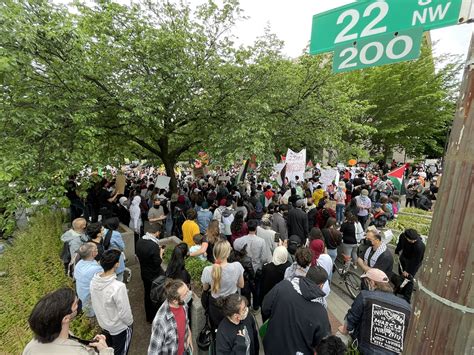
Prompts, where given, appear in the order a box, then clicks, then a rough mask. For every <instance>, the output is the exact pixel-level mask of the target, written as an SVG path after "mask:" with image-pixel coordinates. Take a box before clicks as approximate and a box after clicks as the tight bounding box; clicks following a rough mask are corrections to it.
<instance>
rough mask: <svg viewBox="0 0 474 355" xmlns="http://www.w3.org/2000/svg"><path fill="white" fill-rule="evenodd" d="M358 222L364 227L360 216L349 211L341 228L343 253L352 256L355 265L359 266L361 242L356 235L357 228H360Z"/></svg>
mask: <svg viewBox="0 0 474 355" xmlns="http://www.w3.org/2000/svg"><path fill="white" fill-rule="evenodd" d="M358 224H359V226H360V229H362V226H361V225H360V222H359V220H358V218H357V217H356V216H355V215H353V214H352V213H350V212H348V213H346V219H345V221H344V223H342V225H341V228H340V230H339V231H340V232H341V233H342V253H343V254H344V255H346V256H350V257H351V258H352V264H353V265H354V267H357V247H358V244H359V243H358V240H357V237H356V229H357V228H359V226H358ZM362 232H363V231H362Z"/></svg>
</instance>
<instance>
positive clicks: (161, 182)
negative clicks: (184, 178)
mask: <svg viewBox="0 0 474 355" xmlns="http://www.w3.org/2000/svg"><path fill="white" fill-rule="evenodd" d="M170 180H171V178H170V177H169V176H165V175H158V177H157V178H156V181H155V187H157V188H159V189H168V188H169V186H170Z"/></svg>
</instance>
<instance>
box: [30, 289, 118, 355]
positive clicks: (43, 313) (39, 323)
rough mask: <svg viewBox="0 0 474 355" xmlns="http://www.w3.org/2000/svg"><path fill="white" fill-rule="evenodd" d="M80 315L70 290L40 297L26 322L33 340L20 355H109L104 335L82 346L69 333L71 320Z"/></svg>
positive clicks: (109, 351)
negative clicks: (97, 354)
mask: <svg viewBox="0 0 474 355" xmlns="http://www.w3.org/2000/svg"><path fill="white" fill-rule="evenodd" d="M79 312H80V309H79V300H78V299H77V298H76V296H75V294H74V290H72V289H70V288H61V289H59V290H56V291H54V292H51V293H48V294H47V295H45V296H43V297H42V298H41V299H40V300H39V301H38V302H37V303H36V305H35V307H34V308H33V310H32V311H31V314H30V316H29V318H28V323H29V325H30V328H31V330H32V332H33V334H34V338H33V339H32V340H31V341H30V342H29V343H28V344H27V345H26V347H25V349H24V350H23V355H37V354H48V355H93V354H96V350H97V351H98V353H99V354H101V355H112V354H113V353H114V349H113V348H111V347H108V345H107V343H106V340H105V336H104V335H96V336H95V337H94V338H93V339H92V342H91V343H89V344H88V345H83V344H81V343H80V342H79V341H77V340H76V338H75V337H74V336H73V335H72V334H71V332H70V324H71V322H72V320H73V319H74V318H75V317H76V316H77V314H78V313H79Z"/></svg>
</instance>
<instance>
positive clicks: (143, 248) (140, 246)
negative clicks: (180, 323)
mask: <svg viewBox="0 0 474 355" xmlns="http://www.w3.org/2000/svg"><path fill="white" fill-rule="evenodd" d="M160 234H161V231H160V226H159V225H156V224H155V225H148V226H147V231H146V234H145V235H144V236H143V237H141V238H140V239H139V240H138V242H137V247H136V249H135V253H136V255H137V258H138V261H139V262H140V274H141V278H142V281H143V288H144V304H145V314H146V320H147V322H149V323H151V322H152V321H153V318H154V316H155V314H156V311H157V309H156V307H155V306H154V305H153V302H152V301H151V299H150V291H151V286H152V282H153V280H154V279H156V278H157V277H158V276H160V275H163V274H164V271H163V269H162V267H161V263H162V261H163V254H164V251H165V249H164V248H162V247H160V243H159V241H158V239H159V237H160Z"/></svg>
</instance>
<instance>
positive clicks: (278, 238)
mask: <svg viewBox="0 0 474 355" xmlns="http://www.w3.org/2000/svg"><path fill="white" fill-rule="evenodd" d="M280 239H281V235H280V233H275V240H274V242H275V243H279V242H280Z"/></svg>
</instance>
